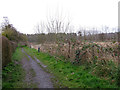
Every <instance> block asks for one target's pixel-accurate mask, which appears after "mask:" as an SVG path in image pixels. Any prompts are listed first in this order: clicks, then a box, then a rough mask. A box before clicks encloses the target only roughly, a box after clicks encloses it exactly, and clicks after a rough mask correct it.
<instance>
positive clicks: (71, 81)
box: [24, 47, 117, 88]
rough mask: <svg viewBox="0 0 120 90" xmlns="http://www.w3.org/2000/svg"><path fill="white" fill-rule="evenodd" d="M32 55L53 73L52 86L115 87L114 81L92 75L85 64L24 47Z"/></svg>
mask: <svg viewBox="0 0 120 90" xmlns="http://www.w3.org/2000/svg"><path fill="white" fill-rule="evenodd" d="M24 50H25V51H26V52H27V53H28V54H29V55H31V56H32V57H34V56H36V57H37V58H38V59H39V60H40V61H42V62H43V64H45V65H47V69H48V70H49V71H50V72H51V73H53V75H54V76H55V78H54V79H53V82H54V86H55V87H57V88H117V85H116V83H114V82H113V83H111V82H109V81H108V80H105V79H101V78H99V77H97V76H93V75H92V74H91V73H90V72H91V70H89V69H88V70H87V69H86V68H85V66H83V65H81V66H76V65H73V64H71V63H70V62H63V61H59V60H56V58H55V57H53V56H50V55H49V54H48V53H42V52H40V53H38V52H37V50H35V49H30V48H28V47H24Z"/></svg>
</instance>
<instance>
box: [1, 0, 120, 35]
mask: <svg viewBox="0 0 120 90" xmlns="http://www.w3.org/2000/svg"><path fill="white" fill-rule="evenodd" d="M118 1H119V0H0V23H1V22H2V20H3V19H2V17H3V16H7V17H8V18H9V21H10V23H11V24H13V26H14V27H15V28H17V30H18V31H20V32H22V33H35V30H34V29H35V26H36V25H37V24H38V23H40V22H41V21H46V20H47V18H48V17H49V16H55V15H56V13H57V14H58V12H59V15H60V16H62V17H65V18H66V20H69V21H70V22H71V24H72V25H74V26H75V29H76V30H77V28H79V27H80V26H81V27H101V26H105V25H107V26H109V27H117V26H118Z"/></svg>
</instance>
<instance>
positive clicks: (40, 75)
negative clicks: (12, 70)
mask: <svg viewBox="0 0 120 90" xmlns="http://www.w3.org/2000/svg"><path fill="white" fill-rule="evenodd" d="M22 52H23V53H24V54H25V55H26V56H27V59H26V58H23V59H22V65H23V68H24V69H25V72H26V79H25V81H26V82H28V83H33V84H36V85H37V87H38V88H53V84H52V82H51V78H52V76H51V75H50V74H49V73H47V72H45V71H44V70H43V69H42V68H41V67H40V65H39V64H38V61H36V60H38V59H37V58H36V57H35V56H34V58H35V59H33V58H31V56H29V55H28V54H27V53H26V52H25V51H24V49H23V48H22ZM44 66H45V65H44ZM33 88H34V87H33Z"/></svg>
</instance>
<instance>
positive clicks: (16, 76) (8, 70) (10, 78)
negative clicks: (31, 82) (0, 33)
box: [2, 47, 31, 89]
mask: <svg viewBox="0 0 120 90" xmlns="http://www.w3.org/2000/svg"><path fill="white" fill-rule="evenodd" d="M23 57H24V54H23V53H22V52H21V48H19V47H18V48H17V49H16V51H15V53H14V54H13V56H12V62H11V63H9V64H8V65H7V66H6V67H4V68H3V70H2V80H3V82H2V88H3V89H4V88H25V87H31V86H28V85H27V83H24V82H23V80H24V79H25V78H24V77H25V71H24V69H23V68H22V66H21V64H20V63H19V62H20V60H21V59H22V58H23Z"/></svg>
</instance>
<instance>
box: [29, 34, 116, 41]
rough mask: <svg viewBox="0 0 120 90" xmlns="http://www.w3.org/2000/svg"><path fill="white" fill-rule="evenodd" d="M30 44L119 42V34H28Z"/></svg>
mask: <svg viewBox="0 0 120 90" xmlns="http://www.w3.org/2000/svg"><path fill="white" fill-rule="evenodd" d="M27 38H28V41H29V42H37V43H45V42H47V43H48V42H67V41H73V42H74V41H76V40H78V41H118V33H117V32H115V33H99V34H88V35H81V33H79V34H78V35H77V34H76V33H67V34H66V33H57V34H56V33H48V34H44V33H42V34H27Z"/></svg>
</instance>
